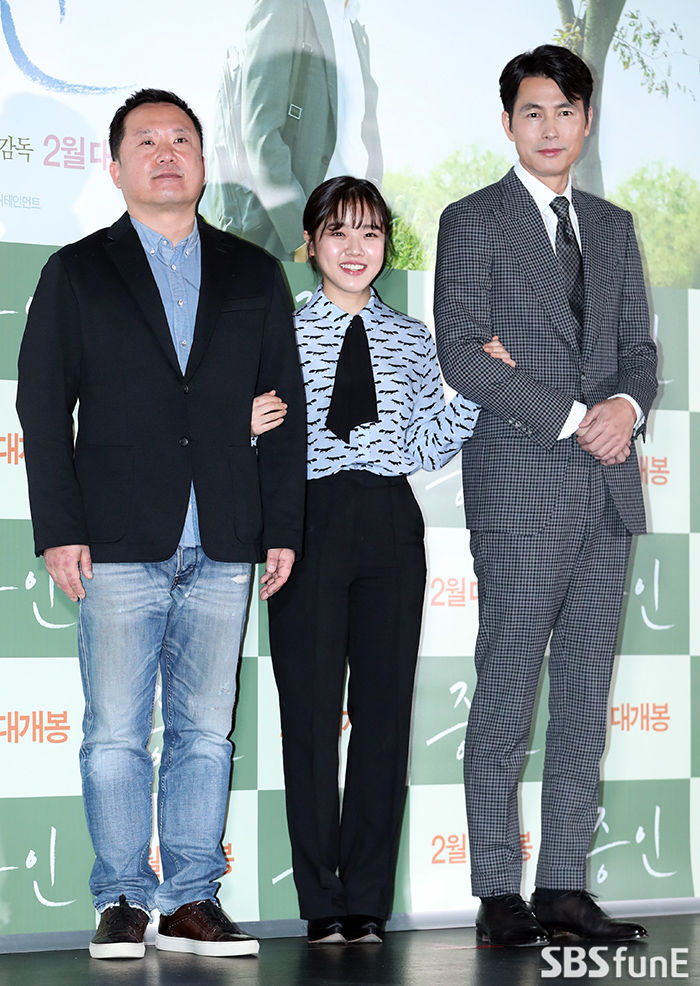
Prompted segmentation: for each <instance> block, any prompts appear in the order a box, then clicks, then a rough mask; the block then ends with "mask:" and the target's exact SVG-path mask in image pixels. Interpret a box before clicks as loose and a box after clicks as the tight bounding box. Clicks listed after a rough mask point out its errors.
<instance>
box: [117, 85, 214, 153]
mask: <svg viewBox="0 0 700 986" xmlns="http://www.w3.org/2000/svg"><path fill="white" fill-rule="evenodd" d="M144 103H172V104H173V106H177V108H178V109H180V110H182V111H183V113H186V114H187V115H188V117H189V118H190V120H191V121H192V124H193V126H194V129H195V130H196V131H197V136H198V137H199V143H200V144H203V142H204V138H203V133H202V124H201V123H200V122H199V120H198V118H197V115H196V114H195V113H194V111H193V110H192V109H190V107H189V106H188V105H187V103H186V102H185V100H184V99H180V97H179V96H176V95H175V93H174V92H169V91H168V90H167V89H139V91H138V92H135V93H133V94H132V95H131V96H129V98H128V99H127V101H126V102H125V103H124V105H123V106H120V107H119V109H118V110H117V112H116V113H115V114H114V116H113V117H112V122H111V123H110V125H109V151H110V154H111V155H112V160H113V161H116V160H117V158H118V157H119V148H120V147H121V146H122V140H123V139H124V120H125V119H126V117H127V114H129V113H131V111H132V110H135V109H136V107H137V106H143V105H144Z"/></svg>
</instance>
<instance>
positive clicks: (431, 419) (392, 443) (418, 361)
mask: <svg viewBox="0 0 700 986" xmlns="http://www.w3.org/2000/svg"><path fill="white" fill-rule="evenodd" d="M359 314H360V315H361V317H362V320H363V322H364V325H365V330H366V332H367V339H368V342H369V351H370V357H371V360H372V369H373V372H374V382H375V387H376V391H377V411H378V417H379V421H378V422H371V423H368V424H362V425H359V426H358V427H357V428H354V429H353V430H352V432H351V433H350V444H349V445H348V444H346V443H345V442H344V441H342V439H340V438H338V437H337V436H336V435H334V434H333V432H331V431H329V430H328V429H327V428H326V426H325V422H326V415H327V414H328V407H329V404H330V401H331V394H332V393H333V381H334V379H335V368H336V365H337V362H338V357H339V355H340V348H341V346H342V344H343V339H344V338H345V332H346V330H347V327H348V325H349V324H350V321H351V319H352V315H349V314H348V313H347V312H345V311H343V310H342V309H341V308H338V307H337V305H334V304H333V302H332V301H330V300H329V299H328V298H327V297H326V296H325V294H324V293H323V291H322V290H321V287H320V286H319V287H318V288H317V289H316V291H315V292H314V294H313V296H312V298H311V299H310V300H309V301H308V302H307V304H306V305H304V306H303V307H302V308H300V309H299V310H298V311H297V312H296V313H295V316H294V322H295V325H296V330H297V343H298V345H299V354H300V358H301V368H302V371H303V374H304V383H305V385H306V403H307V412H306V413H307V422H308V423H307V430H308V451H307V476H308V478H309V479H319V478H320V477H321V476H330V475H332V474H333V473H336V472H340V470H341V469H367V470H369V471H371V472H375V473H379V474H380V475H382V476H399V475H408V474H410V473H412V472H415V471H416V470H417V469H421V468H423V469H428V470H434V469H439V468H440V467H441V466H443V465H445V463H446V462H449V460H450V459H451V458H452V456H453V455H455V454H456V453H457V452H458V451H459V450H460V449H461V447H462V445H463V443H464V442H465V441H466V440H467V439H468V438H469V437H470V436H471V434H472V432H473V430H474V425H475V424H476V419H477V417H478V414H479V406H478V404H474V403H472V401H468V400H466V398H464V397H462V396H461V395H459V394H458V395H457V396H456V397H455V398H454V400H453V401H451V403H450V404H448V405H447V406H445V399H444V394H443V389H442V380H441V378H440V371H439V369H438V361H437V353H436V350H435V342H434V341H433V337H432V336H431V335H430V332H429V331H428V329H427V328H426V326H425V325H423V323H422V322H419V321H417V320H416V319H414V318H409V316H408V315H401V314H400V313H399V312H395V311H394V310H393V309H392V308H389V307H388V306H387V305H385V304H384V302H383V301H381V300H380V298H379V297H378V295H377V294H376V293H375V292H374V291H372V295H371V297H370V300H369V301H368V303H367V305H366V306H365V308H363V309H362V311H361V312H360V313H359Z"/></svg>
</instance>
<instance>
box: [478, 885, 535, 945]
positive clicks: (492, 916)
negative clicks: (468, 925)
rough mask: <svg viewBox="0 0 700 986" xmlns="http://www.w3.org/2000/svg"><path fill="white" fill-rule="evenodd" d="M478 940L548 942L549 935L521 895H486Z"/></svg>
mask: <svg viewBox="0 0 700 986" xmlns="http://www.w3.org/2000/svg"><path fill="white" fill-rule="evenodd" d="M476 940H477V941H478V942H488V943H489V944H490V945H519V946H524V945H546V944H547V943H548V941H549V935H548V934H547V932H546V931H545V930H544V928H543V927H542V925H541V924H539V922H538V921H537V919H536V918H535V916H534V914H533V913H532V911H531V910H530V907H529V905H528V904H526V903H525V901H524V900H523V899H522V897H521V896H520V894H500V895H499V896H498V897H482V898H481V907H480V908H479V910H478V912H477V915H476Z"/></svg>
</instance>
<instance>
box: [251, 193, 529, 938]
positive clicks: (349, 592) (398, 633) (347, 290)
mask: <svg viewBox="0 0 700 986" xmlns="http://www.w3.org/2000/svg"><path fill="white" fill-rule="evenodd" d="M304 230H305V232H304V239H305V240H306V244H307V249H308V256H309V262H310V263H311V265H312V267H313V268H314V270H316V271H318V272H319V273H320V274H321V278H322V283H321V284H320V286H319V287H318V288H317V290H316V292H315V293H314V295H313V296H312V298H311V300H310V301H309V302H308V304H306V305H304V307H303V308H300V309H299V311H298V312H297V313H296V316H295V323H296V329H297V341H298V344H299V352H300V358H301V364H302V369H303V373H304V382H305V385H306V397H307V418H308V425H307V427H308V473H307V475H308V484H307V514H306V518H307V519H306V535H305V543H304V551H303V555H302V557H301V558H299V559H297V561H296V564H295V566H294V570H293V573H292V576H291V578H290V580H289V582H288V584H287V585H286V586H285V589H284V591H283V592H280V593H278V594H276V595H274V596H272V597H271V598H270V600H269V623H270V644H271V653H272V663H273V667H274V672H275V678H276V681H277V687H278V691H279V697H280V710H281V721H282V740H283V752H284V772H285V787H286V800H287V818H288V822H289V833H290V839H291V843H292V862H293V866H294V879H295V882H296V887H297V892H298V895H299V904H300V911H301V916H302V917H303V918H306V920H307V921H308V933H309V934H308V937H309V942H311V943H322V942H323V943H332V942H338V943H344V942H378V941H381V940H382V935H383V932H384V923H385V920H386V918H387V917H388V915H389V912H390V909H391V900H392V894H393V883H394V870H395V865H396V853H397V848H398V840H399V834H400V828H401V818H402V814H403V806H404V800H405V794H406V766H407V760H408V742H409V731H410V721H411V704H412V696H413V680H414V674H415V667H416V658H417V654H418V642H419V636H420V626H421V613H422V608H423V595H424V590H425V574H426V572H425V552H424V545H423V534H424V528H423V518H422V516H421V512H420V509H419V507H418V504H417V503H416V501H415V498H414V496H413V493H412V491H411V487H410V486H409V483H408V480H407V478H406V477H407V475H408V474H410V473H412V472H414V471H415V470H416V469H419V468H424V469H429V470H432V469H439V468H440V467H441V466H443V465H444V464H445V463H446V462H448V461H449V460H450V459H451V458H452V456H453V455H455V453H456V452H458V451H459V450H460V448H461V446H462V443H463V442H465V441H466V440H467V439H468V438H469V437H470V435H471V434H472V430H473V427H474V423H475V421H476V418H477V416H478V407H477V406H476V405H475V404H473V403H472V402H471V401H468V400H466V399H465V398H463V397H461V396H459V395H458V396H457V397H455V399H454V400H453V401H452V402H451V403H450V404H448V405H447V406H445V402H444V398H443V389H442V382H441V378H440V373H439V369H438V363H437V356H436V352H435V344H434V342H433V339H432V336H431V335H430V333H429V332H428V330H427V328H426V327H425V326H424V325H423V323H422V322H418V321H416V320H415V319H413V318H409V317H408V316H406V315H401V314H399V313H398V312H395V311H393V310H392V309H391V308H389V307H387V306H386V305H385V304H384V303H383V302H382V301H381V299H380V298H379V296H378V295H377V294H376V292H375V291H374V289H373V288H372V286H371V285H372V282H373V281H374V280H375V278H376V277H377V276H378V275H379V274H380V273H381V271H382V269H383V268H384V265H385V262H386V258H387V254H388V252H389V249H390V237H391V216H390V213H389V210H388V208H387V206H386V203H385V202H384V200H383V199H382V197H381V195H380V194H379V192H378V191H377V189H376V188H375V187H374V185H372V184H371V183H370V182H368V181H365V180H362V179H355V178H350V177H347V176H345V177H340V178H333V179H330V180H329V181H326V182H324V183H323V184H322V185H320V186H319V187H318V188H317V189H316V190H315V191H314V192H312V194H311V196H310V198H309V201H308V203H307V205H306V209H305V211H304ZM358 316H359V317H358ZM485 348H486V349H487V351H489V352H491V353H492V354H493V355H494V356H498V357H500V358H502V359H508V360H509V359H510V357H509V356H508V354H507V353H506V352H505V350H504V349H503V347H502V346H501V345H500V343H499V342H498V340H497V339H495V338H494V340H492V342H491V343H489V344H488V346H487V347H485ZM346 665H349V669H350V677H349V682H348V714H349V718H350V722H351V725H352V731H351V736H350V744H349V750H348V759H347V770H346V775H345V779H344V783H343V787H344V791H343V798H342V812H341V809H340V795H339V790H338V737H339V729H340V720H341V708H342V701H343V688H344V682H345V672H346Z"/></svg>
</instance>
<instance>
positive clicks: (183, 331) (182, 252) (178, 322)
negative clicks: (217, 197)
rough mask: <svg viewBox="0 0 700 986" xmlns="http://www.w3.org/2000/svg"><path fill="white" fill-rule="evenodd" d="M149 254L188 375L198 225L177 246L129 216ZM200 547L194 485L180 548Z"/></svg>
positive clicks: (196, 279) (198, 264)
mask: <svg viewBox="0 0 700 986" xmlns="http://www.w3.org/2000/svg"><path fill="white" fill-rule="evenodd" d="M130 218H131V222H132V223H133V226H134V229H135V230H136V232H137V233H138V235H139V239H140V240H141V244H142V246H143V248H144V250H145V251H146V257H147V258H148V263H149V265H150V268H151V271H152V273H153V277H154V278H155V282H156V284H157V285H158V291H159V292H160V297H161V300H162V302H163V308H164V309H165V315H166V318H167V319H168V325H169V327H170V336H171V338H172V340H173V346H174V347H175V352H176V353H177V361H178V363H179V364H180V369H181V370H182V372H183V373H184V372H185V367H186V366H187V360H188V358H189V355H190V350H191V349H192V340H193V338H194V322H195V318H196V316H197V305H198V304H199V285H200V282H201V276H202V267H201V247H200V241H199V229H198V228H197V223H196V222H195V224H194V229H193V230H192V232H191V233H190V235H189V236H187V237H186V238H185V239H184V240H180V242H179V243H178V244H177V246H175V247H174V246H173V245H172V244H171V242H170V240H168V239H166V237H164V236H161V234H160V233H156V231H155V230H153V229H150V227H148V226H144V224H143V223H142V222H139V221H138V219H134V217H133V216H131V217H130ZM198 544H200V539H199V522H198V520H197V500H196V498H195V495H194V484H192V486H191V487H190V501H189V504H188V507H187V515H186V516H185V525H184V527H183V529H182V534H181V536H180V545H181V547H194V546H195V545H198Z"/></svg>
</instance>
